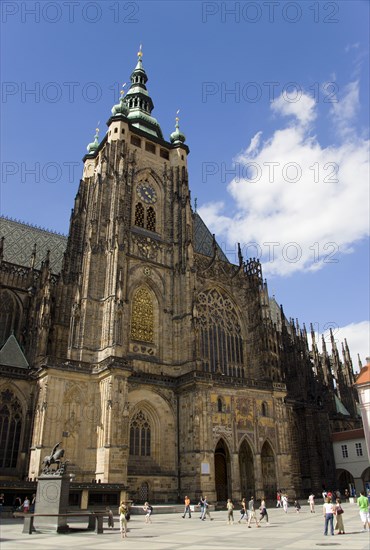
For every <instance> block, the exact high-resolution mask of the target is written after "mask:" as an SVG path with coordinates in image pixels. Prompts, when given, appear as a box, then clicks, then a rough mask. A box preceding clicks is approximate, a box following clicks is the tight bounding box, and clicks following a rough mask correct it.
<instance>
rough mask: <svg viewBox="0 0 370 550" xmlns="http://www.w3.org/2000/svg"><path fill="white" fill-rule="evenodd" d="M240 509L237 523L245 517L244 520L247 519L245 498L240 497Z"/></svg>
mask: <svg viewBox="0 0 370 550" xmlns="http://www.w3.org/2000/svg"><path fill="white" fill-rule="evenodd" d="M240 504H241V506H242V507H241V509H240V519H239V521H238V523H241V522H242V520H243V519H245V521H248V510H247V501H246V499H245V498H242V501H241V503H240Z"/></svg>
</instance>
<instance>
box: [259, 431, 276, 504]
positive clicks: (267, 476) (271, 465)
mask: <svg viewBox="0 0 370 550" xmlns="http://www.w3.org/2000/svg"><path fill="white" fill-rule="evenodd" d="M261 467H262V486H263V493H264V496H265V498H271V499H273V498H275V495H276V490H277V487H276V468H275V457H274V453H273V450H272V447H271V445H270V443H268V442H267V441H265V443H264V444H263V447H262V451H261Z"/></svg>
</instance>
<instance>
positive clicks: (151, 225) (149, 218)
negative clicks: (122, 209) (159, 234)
mask: <svg viewBox="0 0 370 550" xmlns="http://www.w3.org/2000/svg"><path fill="white" fill-rule="evenodd" d="M155 221H156V220H155V210H154V208H153V207H152V206H149V208H148V209H147V211H146V228H147V230H148V231H155Z"/></svg>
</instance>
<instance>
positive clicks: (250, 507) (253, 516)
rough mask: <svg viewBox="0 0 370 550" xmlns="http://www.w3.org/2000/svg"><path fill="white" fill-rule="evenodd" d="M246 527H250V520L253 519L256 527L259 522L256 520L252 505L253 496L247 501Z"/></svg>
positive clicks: (258, 525)
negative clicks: (247, 516)
mask: <svg viewBox="0 0 370 550" xmlns="http://www.w3.org/2000/svg"><path fill="white" fill-rule="evenodd" d="M248 515H249V518H248V529H251V521H252V520H253V519H254V521H255V522H256V527H260V524H259V522H258V519H257V516H256V509H255V507H254V497H251V498H250V501H249V502H248Z"/></svg>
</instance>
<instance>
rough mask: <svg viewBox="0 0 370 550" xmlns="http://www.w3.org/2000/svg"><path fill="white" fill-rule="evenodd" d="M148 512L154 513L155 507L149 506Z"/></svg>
mask: <svg viewBox="0 0 370 550" xmlns="http://www.w3.org/2000/svg"><path fill="white" fill-rule="evenodd" d="M148 510H150V511H151V513H153V506H151V505H149V506H148Z"/></svg>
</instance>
